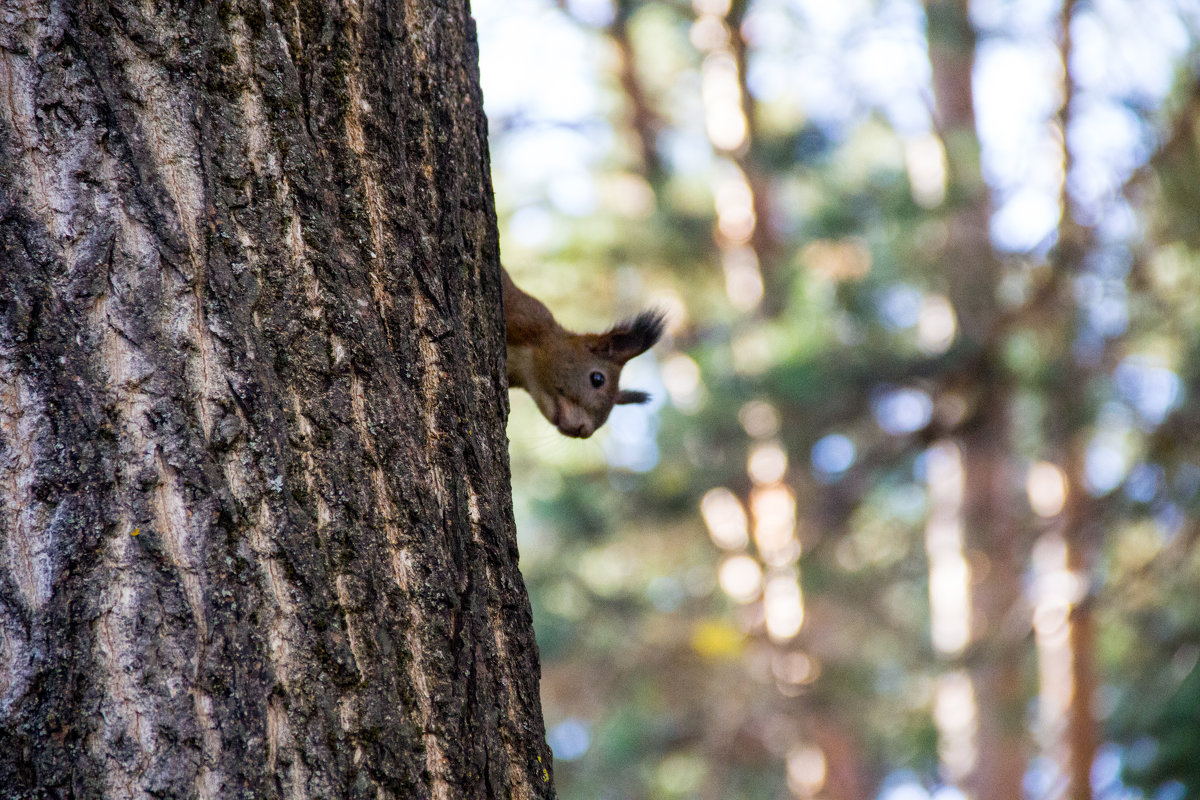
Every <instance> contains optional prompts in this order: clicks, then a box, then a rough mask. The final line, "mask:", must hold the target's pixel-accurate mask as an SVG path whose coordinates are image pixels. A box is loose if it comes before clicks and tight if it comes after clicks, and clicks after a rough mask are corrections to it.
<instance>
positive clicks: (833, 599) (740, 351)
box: [473, 0, 1200, 800]
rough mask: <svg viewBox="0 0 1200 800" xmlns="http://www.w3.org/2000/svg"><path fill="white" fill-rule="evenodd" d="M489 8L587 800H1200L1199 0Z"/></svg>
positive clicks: (553, 581) (532, 563)
mask: <svg viewBox="0 0 1200 800" xmlns="http://www.w3.org/2000/svg"><path fill="white" fill-rule="evenodd" d="M473 12H474V14H475V16H476V18H477V20H478V22H479V33H480V40H481V51H482V78H483V85H484V95H485V101H486V108H487V112H488V116H489V119H490V125H491V148H492V161H493V172H494V180H495V188H496V198H497V204H498V208H499V212H500V218H501V219H500V222H501V237H502V238H501V241H502V251H503V255H504V261H505V264H506V266H507V267H508V269H509V270H510V271H511V272H512V274H513V275H514V277H515V278H516V280H517V282H518V283H519V284H521V285H522V286H523V287H524V288H526V289H527V290H529V291H530V292H531V293H533V294H535V295H537V296H538V297H540V298H541V299H542V300H544V301H545V302H546V303H547V304H548V305H549V306H550V307H551V308H552V309H554V311H555V312H556V314H557V315H558V316H559V318H560V321H562V322H563V323H564V324H567V325H568V326H569V327H572V328H573V329H579V330H583V329H587V330H598V329H602V328H603V327H605V326H607V325H608V324H609V323H610V322H611V321H612V316H613V314H614V313H615V314H617V315H620V314H629V313H632V312H634V311H636V310H637V309H638V308H639V307H640V306H641V305H642V304H643V303H645V302H656V303H658V304H660V305H661V306H662V307H664V308H665V309H666V310H667V311H668V313H669V315H670V319H671V324H670V330H669V333H668V337H667V339H666V341H665V342H664V343H663V344H662V345H660V346H659V347H658V348H657V349H656V350H655V351H654V352H653V354H652V355H649V356H646V357H644V358H642V359H639V360H638V361H636V362H634V363H633V364H631V365H630V367H629V368H628V369H627V370H626V372H625V377H624V382H625V385H627V386H630V387H636V388H639V389H647V390H650V391H651V392H653V394H654V400H653V402H652V403H650V404H649V405H648V406H645V407H625V408H618V409H617V410H616V411H615V412H614V413H613V416H612V419H611V421H610V422H609V424H608V425H607V426H606V428H605V429H603V430H602V431H601V432H600V434H598V435H597V436H596V437H594V438H593V439H591V440H588V441H586V442H574V441H567V440H564V439H562V438H561V437H559V436H558V434H557V433H555V432H554V431H553V430H552V429H551V428H550V427H549V426H548V425H546V424H545V423H544V422H543V421H542V420H541V419H540V417H538V415H537V412H536V409H535V408H534V406H533V404H532V403H531V402H528V400H527V398H525V397H524V396H523V395H521V394H520V393H514V394H513V401H512V402H513V408H512V416H511V421H510V428H509V436H510V439H511V441H512V448H511V453H512V464H513V476H514V500H515V503H516V510H517V522H518V529H519V532H520V551H521V566H522V571H523V573H524V575H525V577H526V579H527V581H528V583H529V588H530V591H531V594H532V600H533V607H534V616H535V628H536V631H537V635H538V641H539V645H540V649H541V656H542V665H543V681H542V695H543V702H544V704H545V713H546V718H547V719H546V721H547V729H548V736H549V741H550V744H551V745H552V747H553V748H554V751H555V760H556V765H557V771H556V782H557V784H558V789H559V792H560V794H561V796H562V797H564V798H622V799H624V798H685V797H686V798H691V797H697V798H713V799H714V800H733V798H753V800H761V799H762V798H773V797H797V798H818V797H820V798H830V799H831V800H855V799H857V798H864V799H865V798H875V797H880V798H887V800H921V799H922V798H929V797H933V798H937V800H952V799H953V798H959V797H973V798H979V800H986V799H987V798H1004V800H1011V798H1015V797H1020V796H1026V797H1030V798H1058V797H1071V798H1090V797H1100V798H1154V800H1177V799H1178V798H1184V797H1195V796H1200V670H1198V669H1197V661H1198V658H1200V600H1198V598H1200V551H1198V549H1197V547H1196V540H1197V536H1198V535H1200V527H1198V524H1197V519H1198V517H1197V511H1198V510H1200V194H1198V190H1197V188H1196V187H1198V186H1200V83H1198V80H1197V76H1198V75H1200V72H1198V69H1197V66H1198V63H1200V60H1198V56H1200V51H1198V48H1197V42H1198V38H1200V3H1197V2H1194V1H1193V0H1142V1H1140V2H1133V1H1132V0H1125V1H1123V0H1092V1H1090V2H1083V1H1082V0H1079V1H1078V2H1077V1H1075V0H1067V2H1066V3H1065V4H1062V3H1058V2H1052V1H1051V0H977V2H973V3H971V4H970V7H969V9H968V7H967V4H966V3H965V2H949V1H944V2H943V1H936V0H930V1H929V2H926V3H924V4H922V3H919V2H917V1H916V0H875V1H874V2H872V1H871V0H846V1H845V2H836V3H830V2H824V0H754V2H747V0H732V2H731V0H692V2H690V3H689V2H685V1H684V0H669V1H662V2H650V1H644V0H560V1H559V2H555V1H554V0H476V2H474V3H473Z"/></svg>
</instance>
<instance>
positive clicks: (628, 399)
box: [616, 389, 650, 406]
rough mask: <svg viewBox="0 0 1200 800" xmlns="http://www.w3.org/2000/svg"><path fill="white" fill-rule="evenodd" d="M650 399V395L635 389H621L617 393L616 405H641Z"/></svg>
mask: <svg viewBox="0 0 1200 800" xmlns="http://www.w3.org/2000/svg"><path fill="white" fill-rule="evenodd" d="M649 399H650V395H648V394H646V393H645V392H639V391H637V390H636V389H622V390H621V391H619V392H617V400H616V404H617V405H619V406H628V405H641V404H642V403H645V402H646V401H647V400H649Z"/></svg>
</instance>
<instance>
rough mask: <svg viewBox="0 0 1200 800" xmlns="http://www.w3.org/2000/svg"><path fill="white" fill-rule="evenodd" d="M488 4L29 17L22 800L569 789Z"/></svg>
mask: <svg viewBox="0 0 1200 800" xmlns="http://www.w3.org/2000/svg"><path fill="white" fill-rule="evenodd" d="M503 348H504V341H503V323H502V314H501V309H500V268H499V248H498V243H497V236H496V227H495V214H494V207H493V203H492V192H491V184H490V179H489V165H488V156H487V149H486V122H485V120H484V117H483V113H482V107H481V95H480V91H479V83H478V62H477V52H476V44H475V31H474V24H473V22H472V21H471V19H470V17H469V12H468V10H467V4H466V2H465V0H446V1H445V2H442V1H440V0H439V2H431V1H426V2H421V1H420V0H409V2H405V3H382V4H372V3H359V2H355V1H354V0H348V1H347V2H346V3H344V4H342V5H333V4H310V3H299V4H297V3H290V2H282V3H275V4H272V3H260V2H250V1H249V0H245V1H244V2H238V1H237V0H235V1H234V2H226V3H221V4H219V5H218V4H216V3H212V4H210V3H193V4H182V3H181V4H178V5H168V4H162V3H159V4H154V3H134V2H125V1H124V0H116V1H113V2H109V0H104V1H103V2H86V0H85V1H82V2H78V3H69V2H67V3H41V4H39V3H27V4H24V5H19V6H14V5H13V4H5V5H4V6H3V8H0V796H2V797H4V798H9V797H17V798H20V797H76V798H89V799H90V798H126V797H128V798H141V797H151V796H154V797H172V798H185V797H205V798H234V797H256V798H263V797H295V798H305V797H312V798H318V797H326V798H332V797H370V798H377V797H379V798H385V797H394V798H426V797H428V798H452V799H453V800H458V799H459V798H476V797H496V798H501V797H515V798H533V797H553V795H554V792H553V789H552V788H551V785H552V784H551V782H550V773H549V769H550V754H549V751H548V749H547V748H546V746H545V741H544V735H543V727H542V718H541V709H540V704H539V700H538V674H539V669H538V663H537V654H536V648H535V645H534V640H533V634H532V629H531V621H530V611H529V602H528V598H527V596H526V593H525V589H524V586H523V584H522V581H521V578H520V575H519V573H518V571H517V551H516V543H515V537H514V529H513V520H512V511H511V502H510V497H509V473H508V454H507V443H506V441H505V438H504V423H505V418H506V415H507V409H508V406H507V398H506V396H505V390H504V381H503V379H502V375H503V352H504V350H503Z"/></svg>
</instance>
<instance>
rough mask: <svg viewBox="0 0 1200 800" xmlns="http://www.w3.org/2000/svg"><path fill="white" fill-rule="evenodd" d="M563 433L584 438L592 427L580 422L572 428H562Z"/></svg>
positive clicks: (590, 431) (588, 434) (589, 434)
mask: <svg viewBox="0 0 1200 800" xmlns="http://www.w3.org/2000/svg"><path fill="white" fill-rule="evenodd" d="M563 433H565V434H566V435H567V436H574V437H575V438H576V439H586V438H588V437H589V436H591V435H592V429H591V427H590V426H589V425H588V424H587V423H586V422H581V423H579V424H578V425H576V426H575V427H574V428H563Z"/></svg>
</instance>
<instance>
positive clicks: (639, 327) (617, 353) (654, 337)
mask: <svg viewBox="0 0 1200 800" xmlns="http://www.w3.org/2000/svg"><path fill="white" fill-rule="evenodd" d="M666 322H667V315H666V314H665V313H664V312H663V311H662V310H660V309H654V310H652V311H643V312H642V313H640V314H638V315H637V316H636V317H634V318H633V319H631V320H625V321H624V322H620V323H618V324H617V325H614V326H613V327H612V328H611V329H610V330H608V331H606V332H605V333H602V334H600V335H599V336H598V337H596V342H595V344H594V345H593V348H592V349H593V350H594V351H595V352H596V353H597V354H599V355H602V356H604V357H606V358H610V359H612V360H613V361H616V362H617V363H619V364H624V363H625V362H626V361H628V360H629V359H631V358H633V357H634V356H640V355H641V354H642V353H644V352H646V351H647V350H649V349H650V348H651V347H653V346H654V343H655V342H657V341H658V340H659V339H660V338H661V337H662V335H663V329H664V328H665V327H666Z"/></svg>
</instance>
